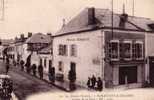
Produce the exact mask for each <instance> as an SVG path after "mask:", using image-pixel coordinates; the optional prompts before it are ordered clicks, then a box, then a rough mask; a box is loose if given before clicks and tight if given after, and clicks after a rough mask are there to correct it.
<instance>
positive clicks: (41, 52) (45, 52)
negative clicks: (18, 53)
mask: <svg viewBox="0 0 154 100" xmlns="http://www.w3.org/2000/svg"><path fill="white" fill-rule="evenodd" d="M51 50H52V45H49V46H48V47H45V48H43V49H41V50H40V51H38V53H39V54H50V53H51Z"/></svg>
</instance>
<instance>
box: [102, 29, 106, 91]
mask: <svg viewBox="0 0 154 100" xmlns="http://www.w3.org/2000/svg"><path fill="white" fill-rule="evenodd" d="M104 43H105V42H104V31H101V69H102V70H101V73H102V75H101V76H102V82H103V89H105V71H104V69H105V68H104V67H105V66H104V63H105V60H104V58H105V48H104Z"/></svg>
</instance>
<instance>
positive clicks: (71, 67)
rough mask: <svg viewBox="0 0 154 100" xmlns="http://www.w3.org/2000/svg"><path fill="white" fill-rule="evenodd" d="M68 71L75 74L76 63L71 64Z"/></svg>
mask: <svg viewBox="0 0 154 100" xmlns="http://www.w3.org/2000/svg"><path fill="white" fill-rule="evenodd" d="M70 70H72V71H74V72H75V73H76V63H74V62H71V65H70Z"/></svg>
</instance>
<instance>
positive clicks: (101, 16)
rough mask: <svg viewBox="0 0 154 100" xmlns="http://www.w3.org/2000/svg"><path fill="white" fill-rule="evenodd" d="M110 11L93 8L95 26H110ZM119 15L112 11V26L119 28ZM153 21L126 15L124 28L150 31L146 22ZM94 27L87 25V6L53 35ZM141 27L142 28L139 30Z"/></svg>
mask: <svg viewBox="0 0 154 100" xmlns="http://www.w3.org/2000/svg"><path fill="white" fill-rule="evenodd" d="M111 15H112V12H111V11H110V10H108V9H98V8H95V19H96V20H97V23H96V24H95V26H97V27H98V28H103V27H109V28H111V27H112V24H111V23H112V20H111ZM120 15H121V14H117V13H113V27H114V28H120V27H119V22H120ZM151 23H154V21H152V20H151V19H149V18H143V17H135V16H128V20H127V22H126V25H125V29H130V30H139V31H143V30H144V31H151V30H150V28H149V27H148V24H151ZM93 28H94V25H88V8H86V9H84V10H83V11H82V12H81V13H79V15H77V16H76V17H74V18H73V19H72V20H71V21H70V22H68V23H67V24H66V25H65V26H64V27H62V28H61V29H60V30H59V31H58V32H57V33H56V34H55V35H61V34H68V33H72V32H79V31H86V30H91V29H93ZM141 29H142V30H141Z"/></svg>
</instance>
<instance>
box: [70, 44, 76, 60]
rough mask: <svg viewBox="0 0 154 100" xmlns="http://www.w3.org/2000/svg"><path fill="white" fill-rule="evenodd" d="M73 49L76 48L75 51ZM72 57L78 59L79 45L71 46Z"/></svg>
mask: <svg viewBox="0 0 154 100" xmlns="http://www.w3.org/2000/svg"><path fill="white" fill-rule="evenodd" d="M73 48H74V50H73ZM70 56H71V57H77V45H76V44H71V45H70Z"/></svg>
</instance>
